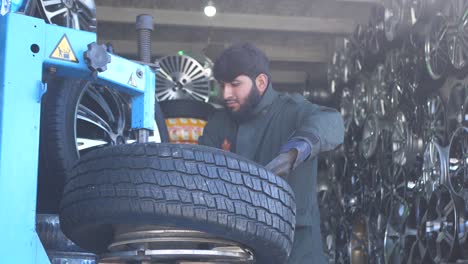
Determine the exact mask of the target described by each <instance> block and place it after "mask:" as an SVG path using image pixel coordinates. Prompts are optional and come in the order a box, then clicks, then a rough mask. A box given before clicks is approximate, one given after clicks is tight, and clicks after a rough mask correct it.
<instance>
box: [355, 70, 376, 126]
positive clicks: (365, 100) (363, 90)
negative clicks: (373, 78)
mask: <svg viewBox="0 0 468 264" xmlns="http://www.w3.org/2000/svg"><path fill="white" fill-rule="evenodd" d="M371 91H372V88H371V87H370V85H369V80H368V79H367V77H364V76H360V78H359V79H358V80H357V81H356V84H355V87H354V91H353V119H354V123H355V124H356V125H357V126H358V127H360V126H362V125H363V124H364V121H365V120H366V118H367V115H368V114H369V110H370V102H371V101H370V100H371V94H372V92H371Z"/></svg>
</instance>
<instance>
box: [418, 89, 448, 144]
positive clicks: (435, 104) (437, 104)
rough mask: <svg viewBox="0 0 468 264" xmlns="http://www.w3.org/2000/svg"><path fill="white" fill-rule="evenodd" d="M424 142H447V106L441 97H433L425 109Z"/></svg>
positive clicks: (427, 102)
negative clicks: (433, 139) (433, 140)
mask: <svg viewBox="0 0 468 264" xmlns="http://www.w3.org/2000/svg"><path fill="white" fill-rule="evenodd" d="M424 112H425V115H426V116H425V118H424V131H423V132H424V140H425V141H426V142H427V141H429V140H431V139H432V138H435V140H437V142H438V143H440V144H442V143H443V142H444V141H445V136H446V134H447V118H446V112H445V106H444V103H443V102H442V99H441V98H440V97H439V96H431V97H429V99H428V100H427V101H426V105H425V107H424Z"/></svg>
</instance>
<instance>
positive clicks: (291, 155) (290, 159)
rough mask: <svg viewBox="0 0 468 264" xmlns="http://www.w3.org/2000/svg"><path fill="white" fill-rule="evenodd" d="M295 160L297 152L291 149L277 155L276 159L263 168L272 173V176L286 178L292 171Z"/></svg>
mask: <svg viewBox="0 0 468 264" xmlns="http://www.w3.org/2000/svg"><path fill="white" fill-rule="evenodd" d="M296 158H297V150H296V149H291V150H290V151H288V152H285V153H281V154H279V155H278V156H277V157H276V158H274V159H273V160H272V161H270V163H268V164H267V165H266V166H265V167H266V168H267V169H268V170H270V171H271V172H273V173H274V174H276V175H278V176H280V177H283V178H285V179H286V178H287V177H288V176H289V174H290V173H291V171H292V170H293V166H294V162H295V161H296Z"/></svg>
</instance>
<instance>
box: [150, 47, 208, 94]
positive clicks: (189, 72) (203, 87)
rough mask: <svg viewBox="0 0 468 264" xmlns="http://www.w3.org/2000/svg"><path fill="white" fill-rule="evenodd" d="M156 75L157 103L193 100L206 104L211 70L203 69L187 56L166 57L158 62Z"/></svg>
mask: <svg viewBox="0 0 468 264" xmlns="http://www.w3.org/2000/svg"><path fill="white" fill-rule="evenodd" d="M159 65H160V67H161V68H160V70H159V71H158V72H157V73H156V76H157V78H156V87H157V88H156V98H157V99H158V101H164V100H175V99H194V100H198V101H203V102H208V100H209V98H210V92H211V88H210V79H209V76H210V74H211V69H209V68H205V67H204V66H203V65H201V64H200V63H199V62H198V61H196V60H195V59H193V58H191V57H189V56H185V55H183V56H179V55H177V56H166V57H164V58H161V60H160V61H159Z"/></svg>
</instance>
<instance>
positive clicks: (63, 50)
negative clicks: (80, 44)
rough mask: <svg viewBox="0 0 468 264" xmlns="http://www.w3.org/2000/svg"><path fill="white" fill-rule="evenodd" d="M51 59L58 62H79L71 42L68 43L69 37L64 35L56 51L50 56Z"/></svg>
mask: <svg viewBox="0 0 468 264" xmlns="http://www.w3.org/2000/svg"><path fill="white" fill-rule="evenodd" d="M50 57H51V58H53V59H58V60H64V61H71V62H78V59H77V58H76V55H75V52H73V49H72V48H71V45H70V42H69V41H68V38H67V35H63V37H62V38H61V39H60V41H59V43H58V44H57V46H56V47H55V49H54V51H52V54H50Z"/></svg>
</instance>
